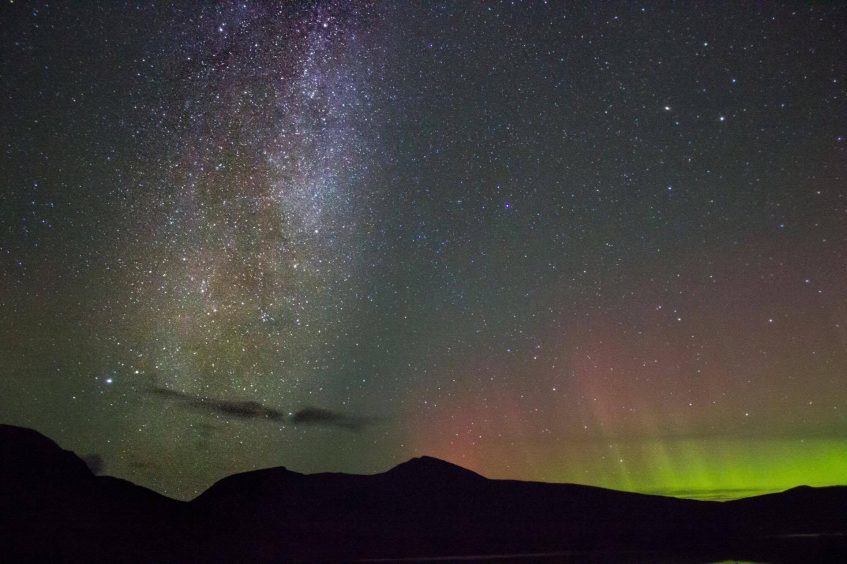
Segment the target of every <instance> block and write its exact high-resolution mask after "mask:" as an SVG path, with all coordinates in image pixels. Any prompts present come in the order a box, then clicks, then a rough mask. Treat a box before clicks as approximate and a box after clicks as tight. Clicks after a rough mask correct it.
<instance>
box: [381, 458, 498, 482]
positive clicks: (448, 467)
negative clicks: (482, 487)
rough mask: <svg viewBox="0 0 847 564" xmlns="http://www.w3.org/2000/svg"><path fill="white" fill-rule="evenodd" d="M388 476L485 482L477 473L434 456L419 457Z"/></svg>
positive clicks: (398, 467) (396, 468)
mask: <svg viewBox="0 0 847 564" xmlns="http://www.w3.org/2000/svg"><path fill="white" fill-rule="evenodd" d="M386 474H389V475H392V476H403V477H408V478H413V479H427V478H438V479H444V478H448V479H469V478H471V479H475V480H484V479H485V478H484V477H483V476H481V475H479V474H477V473H476V472H472V471H470V470H468V469H467V468H462V467H461V466H459V465H457V464H453V463H452V462H447V461H446V460H441V459H440V458H435V457H433V456H417V457H415V458H411V459H409V460H407V461H406V462H403V463H401V464H398V465H397V466H395V467H394V468H392V469H391V470H389V471H388V472H386Z"/></svg>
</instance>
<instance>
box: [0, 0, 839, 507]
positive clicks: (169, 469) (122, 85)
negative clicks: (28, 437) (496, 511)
mask: <svg viewBox="0 0 847 564" xmlns="http://www.w3.org/2000/svg"><path fill="white" fill-rule="evenodd" d="M845 30H847V7H845V6H843V5H838V4H836V3H833V4H832V5H827V4H814V5H809V6H807V5H800V4H798V3H765V4H756V5H753V4H741V3H712V2H709V3H698V4H697V5H696V6H695V5H687V4H684V3H681V4H674V3H632V2H629V3H597V4H594V5H591V6H580V5H578V4H575V5H569V4H564V3H559V2H549V3H548V2H346V1H340V0H339V1H327V2H269V1H265V2H259V1H247V0H243V1H240V2H219V3H199V2H140V1H139V2H117V1H116V2H79V3H52V2H26V1H21V0H15V1H14V2H4V3H3V5H2V8H0V104H1V105H0V116H2V118H0V142H1V143H2V151H0V181H2V185H1V186H0V367H1V368H2V373H0V422H3V423H11V424H16V425H24V426H29V427H33V428H35V429H37V430H39V431H41V432H43V433H45V434H47V435H49V436H50V437H51V438H53V439H54V440H56V441H57V442H58V443H59V444H60V445H62V446H63V447H64V448H68V449H72V450H74V451H76V452H78V453H80V454H96V455H98V456H99V457H100V458H101V459H102V461H103V464H104V468H105V472H106V473H108V474H111V475H115V476H119V477H122V478H126V479H129V480H132V481H134V482H136V483H138V484H140V485H144V486H147V487H150V488H153V489H155V490H157V491H160V492H162V493H165V494H167V495H170V496H173V497H178V498H182V499H188V498H192V497H194V496H195V495H197V494H198V493H199V492H201V491H202V490H203V489H205V488H206V487H208V486H209V485H210V484H211V483H213V482H214V481H215V480H217V479H219V478H221V477H223V476H225V475H227V474H231V473H234V472H238V471H245V470H249V469H254V468H261V467H267V466H279V465H284V466H286V467H288V468H291V469H293V470H297V471H301V472H318V471H344V472H358V473H372V472H377V471H382V470H384V469H387V468H388V467H390V466H392V465H394V464H397V463H399V462H401V461H403V460H406V459H408V458H410V457H412V456H418V455H423V454H428V455H431V456H436V457H440V458H444V459H446V460H449V461H452V462H455V463H457V464H460V465H462V466H465V467H467V468H470V469H472V470H475V471H478V472H480V473H482V474H485V475H487V476H489V477H496V478H517V479H532V480H544V481H556V482H577V483H584V484H593V485H599V486H604V487H611V488H616V489H624V490H631V491H644V492H660V493H665V494H670V495H681V496H694V497H704V498H717V499H722V498H727V497H739V496H743V495H748V494H750V493H758V492H762V491H774V490H779V489H785V488H788V487H792V486H795V485H799V484H808V485H830V484H845V483H847V385H845V383H846V382H847V181H845V174H847V88H845V84H847V59H845V57H844V53H845V52H847V41H845V37H847V34H845Z"/></svg>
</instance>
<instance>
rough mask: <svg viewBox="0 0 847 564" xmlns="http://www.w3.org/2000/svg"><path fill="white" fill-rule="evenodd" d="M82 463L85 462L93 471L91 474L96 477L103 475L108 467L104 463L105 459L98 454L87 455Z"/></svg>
mask: <svg viewBox="0 0 847 564" xmlns="http://www.w3.org/2000/svg"><path fill="white" fill-rule="evenodd" d="M81 458H82V461H83V462H85V465H86V466H88V469H89V470H91V473H92V474H94V475H98V474H102V473H103V469H104V468H105V467H106V463H105V462H104V461H103V457H102V456H100V455H99V454H97V453H92V454H86V455H85V456H83V457H81Z"/></svg>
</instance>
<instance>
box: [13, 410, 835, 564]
mask: <svg viewBox="0 0 847 564" xmlns="http://www.w3.org/2000/svg"><path fill="white" fill-rule="evenodd" d="M0 456H1V457H2V458H0V539H2V541H0V542H2V545H0V560H2V561H9V560H30V561H46V560H50V561H57V560H65V561H67V560H76V561H81V560H86V561H115V560H122V561H175V560H177V561H182V560H195V561H265V562H267V561H280V560H287V559H303V560H314V559H323V560H349V559H355V558H375V557H383V558H400V557H410V556H456V555H462V554H466V555H467V554H516V553H517V554H526V553H550V552H556V553H564V555H568V556H569V557H570V558H572V559H574V560H583V559H586V558H587V559H598V560H615V559H618V558H620V557H622V556H623V555H627V557H628V558H635V559H638V558H641V559H646V560H656V559H660V558H666V559H671V560H680V559H688V560H695V561H697V560H719V559H730V558H746V559H751V560H767V561H795V560H814V561H827V560H829V561H840V560H843V561H847V558H845V557H847V550H845V539H847V537H845V536H844V534H845V533H847V509H845V508H847V488H844V487H839V488H820V489H814V488H796V489H793V490H789V491H787V492H784V493H781V494H773V495H768V496H760V497H757V498H750V499H745V500H738V501H733V502H725V503H719V502H705V501H693V500H684V499H675V498H665V497H659V496H649V495H641V494H633V493H623V492H616V491H612V490H606V489H602V488H596V487H589V486H579V485H572V484H545V483H537V482H520V481H514V480H489V479H487V478H484V477H483V476H480V475H479V474H476V473H474V472H471V471H469V470H466V469H464V468H461V467H459V466H456V465H454V464H450V463H448V462H444V461H442V460H438V459H435V458H431V457H421V458H415V459H412V460H410V461H408V462H405V463H403V464H400V465H398V466H396V467H394V468H392V469H390V470H388V471H386V472H383V473H381V474H375V475H369V476H360V475H351V474H337V473H326V474H311V475H304V474H300V473H297V472H292V471H290V470H287V469H285V468H271V469H266V470H258V471H254V472H246V473H243V474H237V475H233V476H229V477H227V478H224V479H222V480H220V481H219V482H217V483H216V484H214V485H213V486H212V487H210V488H209V489H208V490H207V491H206V492H204V493H203V494H202V495H200V496H199V497H198V498H196V499H195V500H194V501H192V502H190V503H180V502H176V501H173V500H170V499H168V498H165V497H163V496H160V495H158V494H156V493H154V492H151V491H149V490H147V489H145V488H141V487H139V486H135V485H134V484H131V483H129V482H126V481H124V480H119V479H116V478H108V477H95V476H93V475H92V474H91V472H90V471H89V470H88V468H87V467H86V466H85V464H84V463H83V462H82V460H80V459H79V458H78V457H77V456H76V455H74V454H73V453H71V452H68V451H64V450H62V449H61V448H59V447H58V446H57V445H56V444H55V443H53V442H52V441H50V440H49V439H47V438H45V437H43V436H42V435H40V434H38V433H36V432H34V431H31V430H28V429H20V428H16V427H9V426H0ZM798 535H799V536H798ZM638 555H641V556H638ZM562 557H564V556H562Z"/></svg>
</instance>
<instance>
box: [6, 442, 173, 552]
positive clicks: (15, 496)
mask: <svg viewBox="0 0 847 564" xmlns="http://www.w3.org/2000/svg"><path fill="white" fill-rule="evenodd" d="M182 505H184V504H182V503H180V502H177V501H174V500H172V499H170V498H167V497H164V496H162V495H159V494H157V493H155V492H152V491H150V490H148V489H146V488H142V487H140V486H137V485H135V484H132V483H130V482H127V481H126V480H119V479H117V478H111V477H105V476H104V477H97V476H94V474H92V473H91V471H90V470H89V469H88V467H87V466H86V464H85V462H83V461H82V459H80V458H79V457H78V456H76V455H75V454H74V453H72V452H70V451H67V450H62V449H61V448H59V446H58V445H56V443H54V442H53V441H51V440H50V439H48V438H46V437H44V436H43V435H41V434H40V433H37V432H35V431H32V430H30V429H23V428H20V427H12V426H9V425H0V554H3V555H6V556H8V557H11V558H10V560H16V559H21V560H33V561H59V560H66V559H68V558H71V557H72V558H73V559H74V560H85V559H96V560H107V559H118V560H133V559H135V557H134V555H141V554H146V555H154V554H162V555H165V554H171V553H174V546H175V544H176V543H175V539H172V538H169V533H168V525H167V522H168V521H171V520H173V519H175V518H177V517H178V515H179V508H180V507H181V506H182ZM143 559H144V558H141V557H140V556H139V557H138V560H143ZM0 560H5V561H9V559H4V558H2V557H0Z"/></svg>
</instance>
